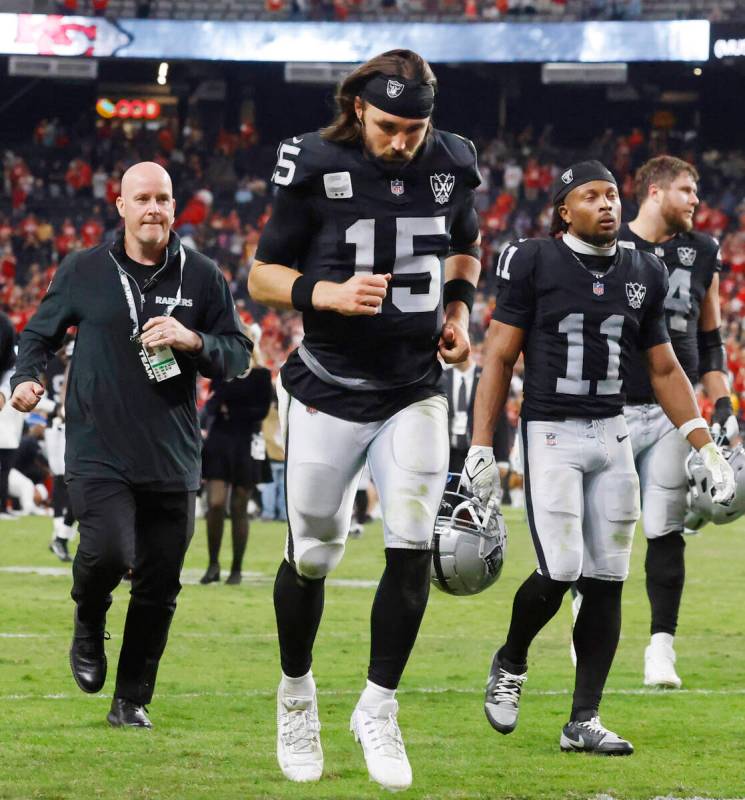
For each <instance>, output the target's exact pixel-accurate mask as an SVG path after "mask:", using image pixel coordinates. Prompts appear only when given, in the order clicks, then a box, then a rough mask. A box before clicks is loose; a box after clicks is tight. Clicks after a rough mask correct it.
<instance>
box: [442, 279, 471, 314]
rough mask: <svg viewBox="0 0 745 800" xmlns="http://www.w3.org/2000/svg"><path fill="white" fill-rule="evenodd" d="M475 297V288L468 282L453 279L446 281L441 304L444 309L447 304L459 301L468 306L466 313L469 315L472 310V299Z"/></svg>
mask: <svg viewBox="0 0 745 800" xmlns="http://www.w3.org/2000/svg"><path fill="white" fill-rule="evenodd" d="M475 295H476V287H475V286H474V285H473V284H472V283H471V282H470V281H466V280H463V279H462V278H453V280H451V281H447V282H446V283H445V286H443V289H442V302H443V305H444V306H445V308H447V307H448V303H452V302H454V301H456V300H460V301H461V302H462V303H465V304H466V306H468V313H469V314H470V313H471V309H472V308H473V299H474V297H475Z"/></svg>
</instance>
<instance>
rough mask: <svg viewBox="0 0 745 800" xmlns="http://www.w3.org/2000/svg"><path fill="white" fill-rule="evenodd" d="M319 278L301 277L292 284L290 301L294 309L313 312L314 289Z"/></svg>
mask: <svg viewBox="0 0 745 800" xmlns="http://www.w3.org/2000/svg"><path fill="white" fill-rule="evenodd" d="M318 280H319V279H318V278H316V277H314V276H312V275H301V276H300V277H299V278H296V280H295V283H293V284H292V292H291V294H290V299H291V301H292V307H293V308H296V309H297V310H298V311H312V310H313V289H315V286H316V284H317V283H318Z"/></svg>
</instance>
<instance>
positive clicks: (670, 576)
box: [618, 156, 739, 689]
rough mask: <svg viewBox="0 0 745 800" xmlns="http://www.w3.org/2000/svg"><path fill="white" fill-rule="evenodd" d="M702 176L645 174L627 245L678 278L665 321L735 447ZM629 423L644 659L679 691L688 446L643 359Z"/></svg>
mask: <svg viewBox="0 0 745 800" xmlns="http://www.w3.org/2000/svg"><path fill="white" fill-rule="evenodd" d="M697 181H698V173H697V172H696V170H695V168H694V167H692V166H691V165H690V164H688V163H687V162H685V161H681V160H680V159H678V158H673V157H671V156H658V157H657V158H653V159H651V160H650V161H648V162H647V163H646V164H644V165H642V166H641V167H640V168H639V171H638V172H637V174H636V192H637V199H638V201H639V213H638V214H637V216H636V219H634V220H633V221H632V222H630V223H629V224H624V225H622V226H621V230H620V232H619V235H618V244H619V246H621V247H628V248H631V249H636V250H647V251H649V252H653V253H655V254H656V255H658V256H659V257H660V258H662V259H663V261H664V262H665V265H666V266H667V268H668V270H669V272H670V285H669V288H668V292H667V296H666V297H665V313H666V320H667V328H668V331H669V332H670V339H671V343H672V346H673V349H674V350H675V355H676V356H677V357H678V361H680V364H681V366H682V367H683V369H684V370H685V372H686V374H687V375H688V377H689V379H690V381H691V383H693V384H696V383H697V382H698V381H699V380H701V383H702V384H703V387H704V389H705V390H706V394H707V395H708V396H709V397H710V398H711V400H712V401H713V402H714V415H713V420H712V422H713V424H714V425H715V426H717V427H718V428H720V429H721V431H722V433H723V434H724V435H725V436H726V438H727V441H728V443H729V444H735V443H736V442H735V441H733V440H734V439H735V437H736V436H737V435H738V433H739V431H738V425H737V420H736V418H735V416H734V414H733V411H732V400H731V399H730V385H729V379H728V377H727V361H726V357H725V353H724V345H723V344H722V337H721V333H720V331H719V327H720V325H721V315H720V310H719V270H720V268H721V264H720V262H719V245H718V244H717V242H716V241H715V240H714V239H712V238H711V237H710V236H707V235H706V234H703V233H699V232H697V231H694V230H692V228H693V213H694V211H695V209H696V206H697V205H698V194H697V189H698V187H697ZM626 395H627V397H626V406H625V408H624V415H625V417H626V424H627V425H628V428H629V433H630V434H631V435H630V437H629V440H630V442H631V448H632V450H633V451H634V458H635V459H636V468H637V471H638V473H639V481H640V483H641V499H642V517H643V522H644V534H645V536H646V538H647V556H646V561H645V569H646V573H647V595H648V596H649V604H650V606H651V610H652V620H651V626H650V628H651V630H650V634H651V639H650V642H649V645H648V647H647V648H646V650H645V652H644V683H645V684H646V685H647V686H664V687H668V688H676V689H677V688H680V685H681V679H680V677H679V676H678V673H677V671H676V669H675V650H674V648H673V640H674V636H675V632H676V629H677V623H678V612H679V609H680V601H681V597H682V595H683V584H684V581H685V560H684V549H685V541H684V539H683V522H684V518H685V512H686V494H687V490H688V481H687V478H686V472H685V468H684V460H685V458H686V456H687V455H688V453H689V452H690V445H689V444H688V442H687V441H686V440H685V439H684V438H683V437H682V436H681V435H680V434H679V433H678V432H677V431H676V430H675V428H674V426H673V425H672V424H671V423H670V421H669V420H668V419H667V417H666V416H665V414H664V412H663V410H662V409H661V408H660V406H659V405H658V404H657V401H656V400H655V397H654V392H653V391H652V387H651V385H650V383H649V379H648V378H647V375H646V371H645V370H644V365H643V356H642V355H641V354H639V355H638V356H637V358H636V359H635V361H633V362H632V367H631V369H630V371H629V379H628V381H627V384H626Z"/></svg>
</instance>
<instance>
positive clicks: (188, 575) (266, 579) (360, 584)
mask: <svg viewBox="0 0 745 800" xmlns="http://www.w3.org/2000/svg"><path fill="white" fill-rule="evenodd" d="M3 572H4V573H8V574H11V575H42V576H43V577H46V578H69V577H70V568H69V567H37V566H33V565H31V566H25V565H18V566H12V567H0V573H3ZM202 574H203V573H202V571H201V570H198V569H185V570H184V571H183V572H182V573H181V583H183V584H184V585H187V586H194V585H196V584H198V583H199V579H200V578H201V577H202ZM242 574H243V580H244V581H245V582H246V583H248V584H251V583H256V584H267V583H274V577H275V576H274V575H265V574H264V573H263V572H244V573H242ZM217 585H218V584H215V586H217ZM326 585H327V586H343V587H346V588H348V589H375V588H376V587H377V585H378V581H374V580H372V581H371V580H363V579H357V578H328V579H327V580H326ZM205 588H206V590H207V591H210V587H209V586H208V587H205Z"/></svg>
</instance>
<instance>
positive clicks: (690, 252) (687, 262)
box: [678, 247, 696, 267]
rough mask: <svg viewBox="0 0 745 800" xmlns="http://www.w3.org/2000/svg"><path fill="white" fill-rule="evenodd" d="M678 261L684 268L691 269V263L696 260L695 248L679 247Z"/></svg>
mask: <svg viewBox="0 0 745 800" xmlns="http://www.w3.org/2000/svg"><path fill="white" fill-rule="evenodd" d="M678 260H679V261H680V263H681V264H682V265H683V266H684V267H692V266H693V262H694V261H695V260H696V248H695V247H679V248H678Z"/></svg>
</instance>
